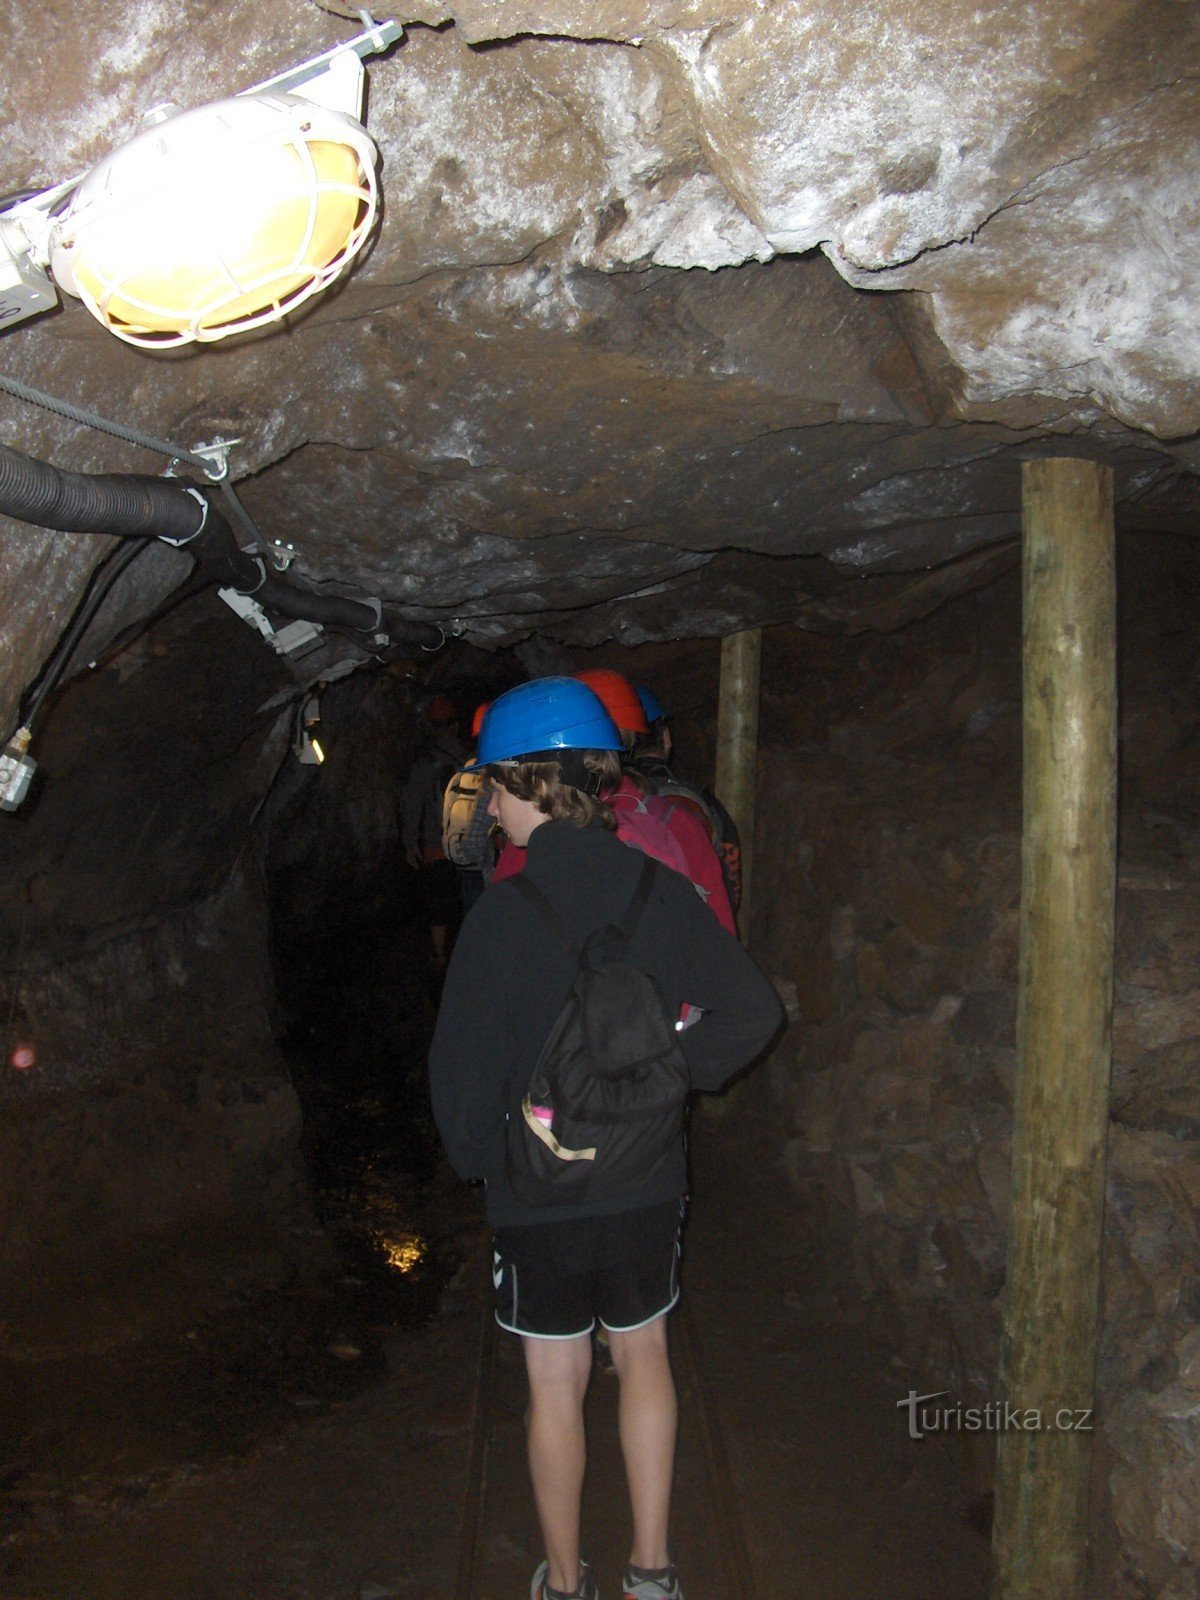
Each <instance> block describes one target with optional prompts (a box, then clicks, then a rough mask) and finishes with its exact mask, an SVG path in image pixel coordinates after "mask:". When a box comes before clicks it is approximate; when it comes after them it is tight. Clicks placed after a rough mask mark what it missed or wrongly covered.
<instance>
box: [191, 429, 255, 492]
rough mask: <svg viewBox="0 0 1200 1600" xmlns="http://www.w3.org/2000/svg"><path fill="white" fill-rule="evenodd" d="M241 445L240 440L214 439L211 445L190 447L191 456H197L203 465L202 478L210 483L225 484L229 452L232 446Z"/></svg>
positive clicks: (227, 473) (227, 474)
mask: <svg viewBox="0 0 1200 1600" xmlns="http://www.w3.org/2000/svg"><path fill="white" fill-rule="evenodd" d="M242 443H243V441H242V440H241V439H214V440H213V441H212V443H211V444H196V445H193V446H192V454H193V456H199V457H200V459H201V461H202V462H204V463H205V466H204V476H205V477H206V478H207V479H208V481H209V482H210V483H224V482H225V479H226V478H227V477H228V476H229V452H230V451H231V450H232V449H233V447H234V445H237V444H242Z"/></svg>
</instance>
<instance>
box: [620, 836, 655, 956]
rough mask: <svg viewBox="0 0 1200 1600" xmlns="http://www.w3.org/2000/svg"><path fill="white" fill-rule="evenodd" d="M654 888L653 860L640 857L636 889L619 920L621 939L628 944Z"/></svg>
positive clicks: (650, 857)
mask: <svg viewBox="0 0 1200 1600" xmlns="http://www.w3.org/2000/svg"><path fill="white" fill-rule="evenodd" d="M653 888H654V859H653V857H652V856H643V857H642V870H641V872H640V874H639V875H638V881H637V887H636V888H635V889H634V891H633V899H632V900H631V901H630V902H629V909H628V910H627V911H626V913H625V915H624V916H623V917H622V918H621V926H620V934H621V938H622V939H623V941H624V942H625V944H628V943H629V941H630V939H632V938H633V930H634V929H635V928H636V927H637V925H638V923H639V922H640V921H641V920H642V912H643V911H645V909H646V905H647V903H648V902H649V899H650V891H651V890H652V889H653Z"/></svg>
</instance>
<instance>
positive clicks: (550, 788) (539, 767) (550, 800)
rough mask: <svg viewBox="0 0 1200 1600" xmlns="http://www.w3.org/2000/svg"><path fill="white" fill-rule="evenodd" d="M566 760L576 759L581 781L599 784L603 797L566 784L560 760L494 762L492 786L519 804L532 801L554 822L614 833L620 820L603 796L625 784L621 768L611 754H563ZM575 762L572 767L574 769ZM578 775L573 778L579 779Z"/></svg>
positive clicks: (591, 752)
mask: <svg viewBox="0 0 1200 1600" xmlns="http://www.w3.org/2000/svg"><path fill="white" fill-rule="evenodd" d="M562 754H563V756H564V757H575V758H576V759H577V760H578V762H579V765H580V773H579V776H580V777H581V781H586V782H587V783H588V786H589V787H591V785H592V783H595V785H596V787H597V788H598V789H599V791H600V793H599V794H588V793H586V792H585V791H584V790H583V789H582V788H579V787H577V785H575V784H573V783H568V782H566V780H565V778H564V776H563V766H564V764H566V763H565V762H564V761H560V760H557V759H555V760H550V759H547V760H544V761H515V762H513V763H512V764H511V765H509V764H508V763H499V762H493V763H491V764H490V765H489V766H488V768H487V775H488V777H489V779H490V780H491V781H492V783H498V784H499V785H500V786H501V787H502V788H504V789H507V790H508V792H509V794H511V795H515V796H516V797H517V799H518V800H532V801H533V802H534V804H535V805H536V806H537V808H538V810H539V811H541V812H543V813H544V814H545V815H546V816H547V817H549V818H550V820H551V821H552V822H573V823H574V824H575V826H576V827H577V828H587V827H590V826H591V825H592V824H593V823H599V825H600V826H601V827H602V828H607V829H608V830H609V831H610V832H612V831H613V830H615V828H616V826H617V819H616V816H615V814H614V813H613V809H612V807H611V806H608V805H606V804H605V803H604V801H603V800H602V799H601V798H600V795H601V794H603V793H605V792H608V791H610V790H612V789H615V788H616V786H617V784H618V783H619V782H620V781H621V764H620V762H619V760H617V758H616V756H615V755H614V754H613V753H612V752H611V751H608V750H596V751H591V750H589V751H587V752H579V751H574V750H571V751H563V752H562ZM574 765H575V763H574V762H572V763H571V766H572V767H574ZM576 775H577V774H576V772H575V771H572V772H571V776H572V777H575V776H576Z"/></svg>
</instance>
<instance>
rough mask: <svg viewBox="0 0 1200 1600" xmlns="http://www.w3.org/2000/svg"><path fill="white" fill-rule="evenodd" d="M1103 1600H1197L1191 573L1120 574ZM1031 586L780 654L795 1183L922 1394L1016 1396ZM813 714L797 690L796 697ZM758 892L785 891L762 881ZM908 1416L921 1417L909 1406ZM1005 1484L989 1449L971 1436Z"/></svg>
mask: <svg viewBox="0 0 1200 1600" xmlns="http://www.w3.org/2000/svg"><path fill="white" fill-rule="evenodd" d="M1124 557H1125V559H1124V562H1123V573H1122V595H1123V615H1124V628H1123V664H1122V678H1123V682H1122V721H1121V730H1122V731H1121V750H1122V799H1121V806H1122V811H1121V840H1120V888H1119V898H1118V950H1117V974H1116V976H1117V989H1116V1017H1115V1036H1114V1064H1113V1080H1112V1122H1111V1129H1110V1141H1109V1179H1108V1217H1107V1233H1106V1245H1105V1264H1104V1272H1105V1297H1104V1307H1103V1312H1102V1330H1101V1342H1100V1353H1099V1362H1098V1419H1097V1429H1098V1431H1097V1434H1096V1439H1095V1445H1096V1452H1097V1453H1096V1466H1097V1474H1096V1494H1095V1503H1094V1529H1095V1534H1096V1541H1097V1553H1096V1565H1097V1573H1096V1578H1095V1583H1094V1587H1093V1588H1091V1589H1090V1590H1089V1593H1090V1594H1093V1595H1095V1596H1096V1597H1097V1600H1100V1597H1102V1596H1103V1597H1105V1600H1108V1597H1116V1596H1121V1597H1122V1600H1126V1597H1128V1600H1132V1597H1138V1600H1145V1597H1150V1596H1154V1597H1158V1600H1181V1597H1182V1596H1184V1595H1191V1594H1192V1593H1193V1588H1192V1587H1191V1585H1193V1584H1194V1581H1195V1557H1196V1551H1197V1546H1198V1542H1200V1495H1198V1493H1197V1484H1196V1475H1195V1460H1196V1455H1197V1451H1198V1449H1200V1427H1198V1424H1197V1420H1196V1415H1197V1406H1198V1402H1200V1390H1198V1385H1200V1354H1198V1351H1200V1339H1198V1336H1197V1334H1196V1331H1195V1327H1196V1316H1197V1310H1198V1309H1200V1228H1198V1225H1197V1217H1198V1215H1200V1089H1198V1088H1197V1076H1196V1062H1197V1050H1198V1049H1200V1008H1198V1005H1197V990H1196V971H1197V963H1196V956H1197V947H1198V945H1200V828H1198V826H1197V822H1198V818H1200V766H1198V765H1197V761H1196V748H1197V746H1196V739H1195V735H1196V711H1195V701H1194V684H1195V681H1196V673H1197V665H1198V660H1197V657H1198V648H1197V647H1198V639H1197V632H1196V629H1195V625H1194V619H1193V618H1192V617H1191V616H1190V614H1189V608H1188V606H1187V604H1186V603H1185V601H1184V599H1183V598H1182V597H1183V596H1184V595H1186V594H1187V593H1188V591H1189V589H1190V588H1191V587H1192V586H1193V585H1194V582H1195V572H1194V569H1193V565H1192V562H1191V559H1190V557H1189V556H1188V555H1187V552H1186V549H1185V548H1181V547H1179V546H1176V547H1174V548H1168V547H1164V546H1162V545H1156V546H1153V547H1151V548H1146V547H1143V548H1141V549H1139V550H1137V551H1132V550H1129V549H1128V548H1126V550H1125V551H1124ZM1019 636H1020V628H1019V597H1018V595H1017V593H1016V582H1015V579H1011V578H1010V579H1006V580H1003V581H1002V582H1001V583H1000V584H998V585H996V586H994V587H993V589H992V590H990V591H985V592H983V593H981V594H980V595H978V596H975V597H973V598H972V599H971V600H969V601H962V602H958V603H956V604H955V605H952V606H950V607H948V608H947V609H946V610H945V611H943V612H941V613H940V614H939V616H938V618H937V619H936V621H932V622H929V623H925V624H921V625H920V626H918V627H917V628H913V629H909V630H906V631H905V633H903V634H897V635H894V636H891V637H888V638H885V639H881V640H878V641H875V642H873V643H872V644H870V645H869V646H865V647H864V646H861V645H860V648H859V649H858V650H857V651H854V650H851V649H850V648H849V647H848V646H847V645H846V644H844V643H843V642H840V641H833V640H829V641H823V642H819V641H805V642H799V641H798V640H797V638H796V636H794V635H791V634H785V633H782V632H779V631H777V632H775V633H772V634H771V635H769V636H768V643H767V651H766V661H765V666H764V674H763V681H764V707H763V739H764V746H765V747H764V749H763V752H762V761H761V766H760V786H759V807H760V821H759V832H758V838H759V852H760V857H759V859H760V868H759V873H758V881H760V882H764V881H768V880H769V881H771V882H772V884H773V885H774V892H773V893H772V895H771V896H770V898H769V899H768V898H767V897H766V896H765V895H762V896H760V897H759V901H758V907H757V912H756V936H757V939H758V941H759V949H760V951H761V952H762V953H763V955H764V957H765V959H766V960H767V962H768V963H769V965H770V966H771V968H772V969H773V970H776V971H779V972H781V973H784V974H785V975H787V976H789V977H792V978H793V979H794V980H795V982H796V985H797V989H798V992H799V999H800V1007H801V1010H802V1013H803V1022H802V1024H801V1025H800V1026H799V1027H797V1028H795V1029H793V1030H792V1032H791V1034H790V1036H789V1040H788V1041H787V1042H786V1043H785V1045H784V1046H783V1047H782V1050H781V1052H780V1056H779V1059H778V1061H777V1062H776V1064H775V1066H774V1068H773V1077H774V1082H775V1087H776V1089H777V1092H778V1095H779V1099H780V1104H781V1108H782V1111H783V1115H784V1118H785V1124H784V1128H783V1130H782V1142H783V1143H784V1146H785V1153H786V1165H787V1168H788V1171H789V1173H790V1176H791V1179H792V1181H793V1182H794V1183H795V1185H796V1186H797V1188H798V1190H799V1192H800V1194H801V1195H802V1197H803V1199H804V1202H805V1204H806V1206H807V1207H808V1208H809V1210H810V1213H811V1217H812V1222H813V1227H814V1230H816V1232H817V1233H818V1235H819V1236H820V1237H821V1238H822V1239H824V1240H825V1241H826V1242H827V1246H828V1253H829V1255H830V1258H831V1261H832V1262H833V1263H834V1264H835V1265H837V1266H839V1267H840V1268H841V1269H843V1270H844V1271H845V1273H846V1275H847V1277H848V1279H850V1280H852V1282H851V1283H850V1284H849V1285H848V1288H847V1293H848V1295H849V1296H850V1298H851V1299H853V1300H855V1301H856V1302H859V1303H863V1302H865V1304H866V1305H867V1307H868V1310H869V1312H870V1314H872V1315H873V1316H875V1317H877V1318H878V1320H879V1323H880V1325H881V1327H882V1328H883V1329H884V1331H886V1333H887V1335H888V1336H889V1338H890V1339H891V1340H892V1341H893V1342H894V1343H895V1344H896V1346H897V1347H898V1348H899V1349H900V1350H901V1352H902V1353H903V1355H904V1357H905V1359H906V1361H907V1363H908V1364H909V1365H910V1367H911V1368H912V1369H913V1370H914V1371H915V1372H916V1373H917V1374H919V1377H918V1378H917V1380H916V1381H917V1382H918V1385H919V1387H920V1388H921V1389H922V1391H924V1392H932V1391H937V1390H948V1391H949V1392H950V1399H949V1400H948V1401H946V1402H945V1403H946V1404H948V1405H952V1404H953V1403H954V1402H956V1401H961V1402H962V1403H963V1404H966V1405H970V1404H982V1403H985V1402H986V1401H988V1400H994V1399H996V1398H997V1381H996V1367H997V1359H998V1345H999V1331H1000V1314H1001V1295H1002V1289H1003V1279H1004V1267H1005V1241H1006V1229H1007V1210H1008V1198H1009V1155H1010V1141H1011V1107H1012V1090H1013V1082H1014V1074H1015V1070H1016V1051H1015V1044H1016V1040H1015V1022H1016V978H1017V939H1018V916H1019V892H1020V828H1021V816H1020V664H1019V659H1018V651H1019ZM798 691H799V692H798ZM764 869H765V870H764ZM898 1398H899V1395H898ZM950 1442H951V1443H954V1444H957V1445H958V1446H961V1447H963V1448H964V1449H969V1448H970V1447H972V1446H973V1447H974V1454H973V1464H974V1466H975V1468H976V1470H977V1471H978V1472H979V1474H980V1478H981V1481H983V1482H986V1481H987V1477H988V1475H989V1473H990V1469H991V1454H992V1447H993V1446H994V1442H995V1441H994V1436H984V1435H976V1436H974V1438H973V1439H972V1438H970V1437H967V1436H964V1435H960V1436H959V1437H958V1438H957V1439H955V1440H951V1441H950Z"/></svg>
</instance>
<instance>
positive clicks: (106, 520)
mask: <svg viewBox="0 0 1200 1600" xmlns="http://www.w3.org/2000/svg"><path fill="white" fill-rule="evenodd" d="M0 512H3V513H5V514H6V515H7V516H10V517H15V518H16V519H17V520H18V521H20V522H31V523H34V524H35V525H36V526H38V527H41V528H53V529H55V530H57V531H59V532H62V533H102V534H108V535H110V536H112V537H114V538H119V539H149V538H156V539H164V540H165V541H166V542H167V543H168V544H173V545H183V546H186V548H187V551H188V553H189V555H192V556H194V557H195V558H196V563H197V566H198V567H199V568H200V571H201V572H202V574H203V575H204V576H205V577H207V578H210V579H211V581H212V582H213V583H214V584H216V585H218V586H220V587H228V588H231V589H236V590H237V591H238V593H239V594H246V595H252V596H253V597H254V599H255V600H257V601H258V603H259V604H260V605H262V606H265V607H268V608H269V609H270V610H272V611H278V612H280V613H281V614H282V615H283V616H285V617H293V618H301V619H303V620H304V621H307V622H320V623H324V624H327V625H328V626H330V627H335V628H348V629H350V630H351V631H352V632H354V633H365V634H369V635H372V636H375V635H377V634H380V633H383V634H386V635H387V637H388V640H389V641H390V642H391V643H392V644H399V645H420V646H421V647H422V648H424V649H427V650H428V649H436V648H437V647H438V646H439V645H441V644H443V643H445V638H446V635H445V633H444V631H443V630H442V629H441V628H440V627H439V626H438V625H437V623H436V622H412V621H409V620H408V619H407V618H404V617H399V616H396V615H395V614H394V613H391V612H387V611H384V610H383V609H382V607H381V606H380V605H379V604H378V603H374V602H369V601H362V600H351V599H349V598H348V597H347V596H345V595H331V594H319V593H315V592H313V591H312V590H310V589H305V588H303V587H302V586H301V585H300V584H297V583H293V582H291V581H289V580H287V579H285V578H282V577H280V576H279V575H278V574H277V573H266V572H265V571H264V568H263V566H262V563H261V562H260V561H259V559H258V558H257V557H255V556H251V555H248V554H247V553H246V552H245V551H244V550H241V549H239V548H238V543H237V540H236V539H235V538H234V536H233V531H232V530H231V528H230V526H229V524H228V523H227V522H226V520H225V518H224V517H223V516H222V515H221V513H220V512H219V511H218V510H217V508H216V506H215V505H214V504H213V502H212V500H211V499H210V498H209V490H208V488H207V487H206V486H205V485H202V484H188V483H186V482H184V481H183V480H181V479H165V478H154V477H141V476H133V475H131V474H128V475H126V474H117V473H108V474H91V473H81V472H66V471H63V470H62V468H60V467H52V466H50V465H49V464H48V463H47V462H44V461H37V460H35V459H34V458H33V457H32V456H26V455H22V454H21V452H20V451H18V450H13V449H11V448H10V447H9V446H8V445H4V444H0ZM127 564H128V563H124V564H123V565H127ZM122 570H123V567H122ZM100 598H103V594H101V596H100Z"/></svg>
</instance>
